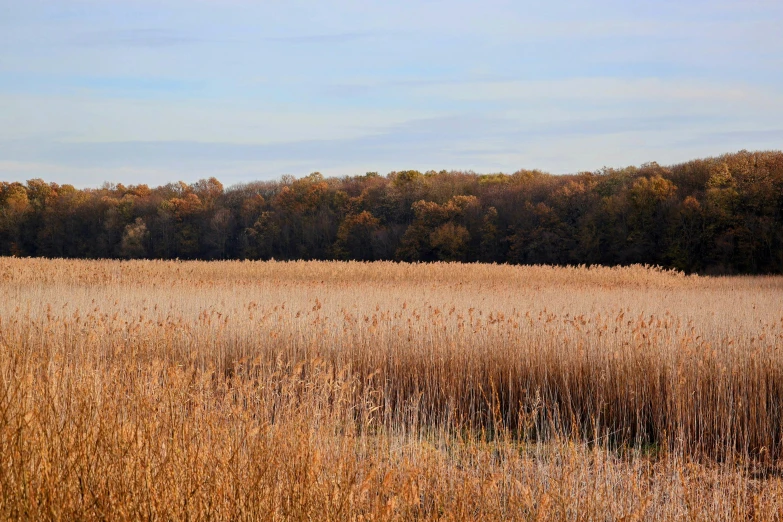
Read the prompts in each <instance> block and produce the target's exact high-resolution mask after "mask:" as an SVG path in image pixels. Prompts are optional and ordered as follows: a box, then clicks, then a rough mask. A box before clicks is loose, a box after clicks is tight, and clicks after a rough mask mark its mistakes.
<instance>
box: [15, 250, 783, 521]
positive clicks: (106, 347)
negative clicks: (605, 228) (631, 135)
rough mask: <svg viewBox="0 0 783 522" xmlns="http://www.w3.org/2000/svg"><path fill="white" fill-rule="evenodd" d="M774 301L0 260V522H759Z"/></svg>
mask: <svg viewBox="0 0 783 522" xmlns="http://www.w3.org/2000/svg"><path fill="white" fill-rule="evenodd" d="M782 349H783V278H782V277H733V278H706V277H695V276H683V275H682V274H680V273H676V272H666V271H660V270H655V269H647V268H644V267H638V266H637V267H629V268H617V269H609V268H551V267H515V266H496V265H462V264H445V263H437V264H430V265H417V264H395V263H372V264H362V263H338V262H291V263H280V262H163V261H131V262H119V261H65V260H42V259H15V258H0V517H2V518H3V519H6V518H12V519H29V520H42V519H63V520H71V519H86V520H92V519H113V520H117V519H145V520H169V519H190V520H199V519H217V520H242V519H247V520H290V519H293V520H308V519H309V520H394V519H399V520H405V519H445V520H491V519H497V520H502V519H512V520H513V519H516V520H618V519H623V517H626V518H625V520H736V519H750V520H774V519H778V518H780V516H781V515H782V514H783V478H781V473H782V472H783V467H781V463H782V462H783V350H782Z"/></svg>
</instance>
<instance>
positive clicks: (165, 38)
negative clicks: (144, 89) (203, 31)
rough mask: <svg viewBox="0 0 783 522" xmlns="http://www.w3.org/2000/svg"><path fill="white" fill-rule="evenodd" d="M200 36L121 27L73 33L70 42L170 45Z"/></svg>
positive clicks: (164, 30) (109, 44)
mask: <svg viewBox="0 0 783 522" xmlns="http://www.w3.org/2000/svg"><path fill="white" fill-rule="evenodd" d="M205 41H206V40H205V39H203V38H200V37H195V36H191V35H186V34H182V33H178V32H176V31H170V30H166V29H122V30H109V31H93V32H85V33H81V34H78V35H75V36H74V37H73V38H72V39H71V42H72V43H73V44H76V45H80V46H85V47H172V46H179V45H188V44H195V43H203V42H205Z"/></svg>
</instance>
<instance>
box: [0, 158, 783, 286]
mask: <svg viewBox="0 0 783 522" xmlns="http://www.w3.org/2000/svg"><path fill="white" fill-rule="evenodd" d="M0 255H14V256H46V257H70V258H163V259H172V258H180V259H270V258H275V259H356V260H380V259H385V260H388V259H391V260H401V261H435V260H446V261H484V262H497V263H519V264H556V265H565V264H604V265H624V264H632V263H644V264H651V265H660V266H663V267H669V268H676V269H680V270H684V271H686V272H698V273H710V274H731V273H748V274H755V273H783V152H779V151H772V152H747V151H741V152H738V153H736V154H726V155H723V156H720V157H715V158H707V159H698V160H693V161H689V162H686V163H682V164H678V165H672V166H668V167H663V166H660V165H658V164H657V163H647V164H644V165H642V166H640V167H627V168H624V169H611V168H605V169H603V170H601V171H598V172H582V173H579V174H574V175H550V174H546V173H543V172H540V171H528V170H520V171H518V172H515V173H513V174H476V173H473V172H459V171H450V172H447V171H440V172H434V171H429V172H424V173H422V172H418V171H414V170H408V171H401V172H391V173H389V174H388V175H386V176H379V175H378V174H377V173H375V172H370V173H367V174H366V175H361V176H347V177H343V178H325V177H323V176H322V175H321V174H319V173H313V174H311V175H309V176H306V177H303V178H300V179H295V178H293V177H291V176H284V177H283V178H282V179H280V180H277V181H266V182H253V183H245V184H240V185H236V186H233V187H229V188H227V189H226V188H224V187H223V185H222V184H221V183H220V182H219V181H218V180H217V179H215V178H210V179H207V180H200V181H198V182H196V183H193V184H190V185H189V184H186V183H182V182H180V183H170V184H167V185H163V186H160V187H155V188H150V187H148V186H146V185H130V186H124V185H121V184H119V185H112V184H105V185H104V186H102V187H100V188H97V189H83V190H78V189H75V188H74V187H73V186H71V185H57V184H56V183H47V182H45V181H43V180H40V179H33V180H29V181H28V182H27V183H24V184H23V183H17V182H14V183H9V182H2V183H0Z"/></svg>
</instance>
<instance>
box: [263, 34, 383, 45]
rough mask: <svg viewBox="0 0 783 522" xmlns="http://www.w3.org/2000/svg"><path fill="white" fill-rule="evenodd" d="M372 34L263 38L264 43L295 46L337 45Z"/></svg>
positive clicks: (369, 36)
mask: <svg viewBox="0 0 783 522" xmlns="http://www.w3.org/2000/svg"><path fill="white" fill-rule="evenodd" d="M372 36H373V35H372V34H371V33H361V32H344V33H334V34H310V35H294V36H269V37H263V38H262V41H264V42H274V43H294V44H337V43H349V42H355V41H357V40H362V39H366V38H371V37H372Z"/></svg>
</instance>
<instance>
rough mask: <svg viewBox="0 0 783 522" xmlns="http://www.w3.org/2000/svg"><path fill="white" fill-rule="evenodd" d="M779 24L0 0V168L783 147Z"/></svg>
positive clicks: (529, 159)
mask: <svg viewBox="0 0 783 522" xmlns="http://www.w3.org/2000/svg"><path fill="white" fill-rule="evenodd" d="M781 23H783V2H780V1H779V0H774V1H766V0H741V1H740V0H737V1H725V0H709V1H708V0H687V1H684V0H678V1H671V0H654V1H653V0H594V1H589V2H588V1H566V0H549V1H547V2H542V1H519V0H517V1H510V0H509V1H501V0H484V1H481V2H478V1H463V0H444V1H441V0H416V1H414V0H396V1H394V2H389V1H375V0H361V1H349V0H335V1H327V0H319V1H315V0H266V1H250V0H246V1H243V0H155V1H148V0H100V1H98V0H83V1H82V0H79V1H77V0H0V180H6V181H17V180H18V181H24V180H27V179H31V178H38V177H40V178H43V179H45V180H47V181H54V182H57V183H61V184H62V183H70V184H73V185H76V186H78V187H89V186H98V185H100V184H102V183H104V182H112V183H125V184H137V183H148V184H151V185H159V184H164V183H168V182H170V181H177V180H183V181H186V182H193V181H196V180H197V179H201V178H206V177H210V176H215V177H217V178H218V179H220V180H221V181H222V182H223V183H224V184H227V185H231V184H235V183H241V182H247V181H253V180H266V179H277V178H279V177H280V176H281V175H283V174H293V175H294V176H297V177H298V176H303V175H306V174H308V173H310V172H314V171H319V172H321V173H323V174H324V175H327V176H343V175H357V174H363V173H365V172H368V171H375V172H380V173H382V174H385V173H387V172H390V171H393V170H404V169H417V170H421V171H426V170H431V169H433V170H441V169H447V170H451V169H456V170H474V171H476V172H484V173H490V172H507V173H511V172H514V171H516V170H518V169H522V168H525V169H534V168H536V169H541V170H544V171H547V172H551V173H555V174H561V173H572V172H579V171H586V170H587V171H594V170H598V169H601V168H602V167H604V166H609V167H623V166H627V165H639V164H642V163H645V162H649V161H657V162H658V163H661V164H673V163H678V162H682V161H687V160H689V159H693V158H697V157H706V156H714V155H719V154H722V153H726V152H734V151H737V150H740V149H748V150H769V149H774V150H780V149H781V148H783V32H781V31H780V25H781Z"/></svg>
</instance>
